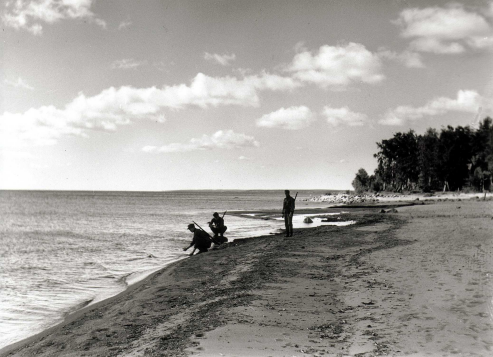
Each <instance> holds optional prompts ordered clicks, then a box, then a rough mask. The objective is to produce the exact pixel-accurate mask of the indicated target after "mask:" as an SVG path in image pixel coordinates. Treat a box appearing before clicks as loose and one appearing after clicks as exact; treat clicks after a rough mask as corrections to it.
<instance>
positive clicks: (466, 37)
mask: <svg viewBox="0 0 493 357" xmlns="http://www.w3.org/2000/svg"><path fill="white" fill-rule="evenodd" d="M394 23H395V24H397V25H399V26H400V27H401V36H402V37H404V38H409V39H411V43H410V48H411V50H413V51H420V52H433V53H442V54H454V53H461V52H464V51H466V49H467V48H474V49H481V48H487V47H491V46H492V45H493V37H492V36H493V29H492V27H491V26H490V24H489V23H488V21H487V20H486V18H485V17H484V16H483V15H481V14H480V13H475V12H469V11H467V10H465V9H464V7H463V6H462V5H460V4H456V3H453V4H450V5H449V6H447V7H445V8H441V7H427V8H424V9H417V8H411V9H405V10H403V11H402V12H401V13H400V15H399V18H398V19H397V20H395V21H394Z"/></svg>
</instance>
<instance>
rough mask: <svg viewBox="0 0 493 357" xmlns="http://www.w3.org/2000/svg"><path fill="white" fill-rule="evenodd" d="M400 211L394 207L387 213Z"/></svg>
mask: <svg viewBox="0 0 493 357" xmlns="http://www.w3.org/2000/svg"><path fill="white" fill-rule="evenodd" d="M398 212H399V211H397V210H396V209H395V208H392V209H389V210H388V211H387V213H398Z"/></svg>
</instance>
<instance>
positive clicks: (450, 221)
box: [0, 200, 493, 357]
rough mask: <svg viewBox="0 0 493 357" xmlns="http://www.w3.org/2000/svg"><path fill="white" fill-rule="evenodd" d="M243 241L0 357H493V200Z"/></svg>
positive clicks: (432, 205) (359, 213) (370, 213)
mask: <svg viewBox="0 0 493 357" xmlns="http://www.w3.org/2000/svg"><path fill="white" fill-rule="evenodd" d="M379 210H380V208H364V209H353V210H352V212H351V214H350V215H351V217H352V218H354V219H356V220H357V221H358V223H357V224H356V225H353V226H349V227H330V226H323V227H318V228H314V229H309V230H298V231H296V232H295V235H294V237H291V238H285V237H282V236H268V237H259V238H254V239H249V240H241V241H235V242H233V243H231V244H228V245H227V246H226V247H225V248H224V249H220V250H217V251H211V252H209V253H207V254H201V255H199V256H194V257H191V258H189V259H186V260H183V261H180V262H178V263H175V264H173V265H172V266H171V267H169V268H166V269H164V270H162V271H160V272H158V273H156V274H154V275H153V276H151V277H149V278H148V279H146V280H144V281H143V282H141V283H140V284H138V285H136V286H134V287H133V288H132V289H131V290H129V291H127V292H125V293H122V294H120V295H118V296H117V297H115V298H112V299H109V300H106V301H103V302H101V303H99V304H96V305H95V306H94V307H90V308H87V309H85V310H83V311H81V312H78V313H76V314H74V315H72V316H71V317H70V319H69V320H68V321H67V322H66V323H64V324H62V325H60V326H58V327H55V328H53V329H51V330H49V331H46V332H45V333H43V334H41V335H39V336H36V337H34V338H31V339H29V340H28V341H24V342H23V343H21V344H18V345H17V346H14V347H15V348H14V349H12V348H8V349H4V350H2V351H1V352H0V355H1V356H2V357H3V356H186V355H198V356H377V355H382V356H450V355H454V354H455V355H458V356H493V319H492V317H493V301H492V296H493V281H492V275H493V258H492V254H493V234H492V232H493V202H492V201H476V200H467V201H445V202H428V203H427V204H425V205H417V206H408V207H399V208H397V210H398V213H385V214H381V213H378V211H379Z"/></svg>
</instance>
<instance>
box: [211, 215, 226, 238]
mask: <svg viewBox="0 0 493 357" xmlns="http://www.w3.org/2000/svg"><path fill="white" fill-rule="evenodd" d="M213 217H214V218H212V220H211V221H210V222H209V228H210V229H211V231H212V232H213V233H214V238H213V241H214V243H215V244H222V243H225V242H227V241H228V238H226V237H224V232H226V230H227V229H228V227H227V226H225V225H224V218H222V217H221V216H219V213H217V212H214V214H213Z"/></svg>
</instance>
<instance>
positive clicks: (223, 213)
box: [221, 210, 228, 218]
mask: <svg viewBox="0 0 493 357" xmlns="http://www.w3.org/2000/svg"><path fill="white" fill-rule="evenodd" d="M226 212H228V211H227V210H226V211H224V213H223V216H222V217H221V218H224V216H225V215H226Z"/></svg>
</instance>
